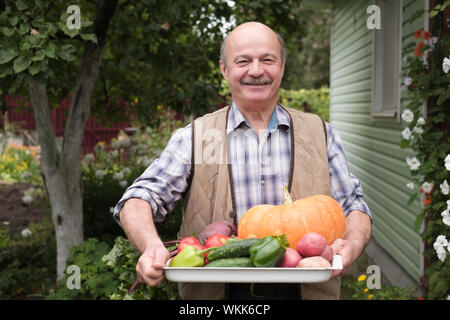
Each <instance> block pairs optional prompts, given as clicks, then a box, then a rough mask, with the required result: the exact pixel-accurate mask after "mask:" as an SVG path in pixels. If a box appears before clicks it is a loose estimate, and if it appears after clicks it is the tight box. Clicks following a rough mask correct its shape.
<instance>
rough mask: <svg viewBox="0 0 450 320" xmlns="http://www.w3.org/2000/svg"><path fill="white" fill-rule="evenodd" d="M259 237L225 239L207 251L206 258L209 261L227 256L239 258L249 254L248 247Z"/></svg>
mask: <svg viewBox="0 0 450 320" xmlns="http://www.w3.org/2000/svg"><path fill="white" fill-rule="evenodd" d="M258 240H259V239H257V238H251V239H235V240H233V241H227V242H226V243H225V244H223V245H221V246H220V247H218V248H216V249H214V250H213V251H210V252H209V253H208V256H207V259H208V261H209V262H211V261H214V260H219V259H227V258H239V257H246V256H250V253H249V249H250V247H251V246H252V245H253V244H254V243H255V242H258Z"/></svg>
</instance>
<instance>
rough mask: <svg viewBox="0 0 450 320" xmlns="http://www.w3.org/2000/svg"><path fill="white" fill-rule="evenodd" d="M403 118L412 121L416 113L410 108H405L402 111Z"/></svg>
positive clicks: (408, 121) (407, 121)
mask: <svg viewBox="0 0 450 320" xmlns="http://www.w3.org/2000/svg"><path fill="white" fill-rule="evenodd" d="M402 119H403V121H405V122H406V123H410V122H411V121H413V120H414V113H413V112H412V111H411V110H409V109H405V110H403V112H402Z"/></svg>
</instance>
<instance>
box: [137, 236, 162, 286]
mask: <svg viewBox="0 0 450 320" xmlns="http://www.w3.org/2000/svg"><path fill="white" fill-rule="evenodd" d="M168 259H169V251H168V250H167V249H166V247H165V246H164V244H163V243H162V242H161V243H157V244H154V245H151V246H149V247H148V248H146V249H145V250H144V252H143V253H142V255H141V256H140V258H139V260H138V263H137V265H136V272H137V274H138V278H139V280H140V281H142V282H145V283H147V284H148V285H149V286H152V287H157V286H159V285H160V284H161V283H162V281H163V280H164V270H163V268H164V265H165V264H166V261H167V260H168Z"/></svg>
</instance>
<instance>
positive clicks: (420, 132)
mask: <svg viewBox="0 0 450 320" xmlns="http://www.w3.org/2000/svg"><path fill="white" fill-rule="evenodd" d="M413 132H415V133H418V134H422V133H423V129H422V128H421V127H418V126H415V127H414V129H413Z"/></svg>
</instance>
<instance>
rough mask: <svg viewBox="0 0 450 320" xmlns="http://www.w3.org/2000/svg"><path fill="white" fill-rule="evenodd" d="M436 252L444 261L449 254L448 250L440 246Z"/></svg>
mask: <svg viewBox="0 0 450 320" xmlns="http://www.w3.org/2000/svg"><path fill="white" fill-rule="evenodd" d="M436 254H437V257H438V259H439V260H441V261H444V260H445V257H446V256H447V251H446V250H445V249H444V248H443V247H440V248H438V249H437V250H436Z"/></svg>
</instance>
